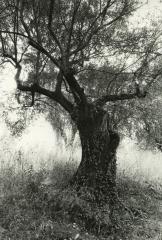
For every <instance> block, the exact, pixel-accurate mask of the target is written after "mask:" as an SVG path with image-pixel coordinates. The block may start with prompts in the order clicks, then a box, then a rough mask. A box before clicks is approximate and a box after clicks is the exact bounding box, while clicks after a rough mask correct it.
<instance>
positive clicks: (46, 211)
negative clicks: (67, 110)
mask: <svg viewBox="0 0 162 240" xmlns="http://www.w3.org/2000/svg"><path fill="white" fill-rule="evenodd" d="M61 168H62V170H61ZM60 171H62V176H64V179H62V180H61V182H59V181H60V179H59V178H56V179H55V175H57V174H58V175H59V174H60ZM67 172H68V173H69V169H68V168H67V167H65V166H61V165H60V166H58V167H57V168H54V172H53V173H49V172H48V171H46V170H41V171H40V172H35V171H34V170H33V168H32V167H29V168H28V169H26V171H24V172H21V171H20V172H19V173H18V174H16V173H15V172H14V169H13V168H11V169H9V168H6V170H5V171H3V172H2V173H1V195H0V213H1V215H0V226H1V227H2V228H3V229H4V231H3V233H2V234H1V233H0V234H1V235H0V236H1V239H8V238H10V239H11V240H16V239H21V240H22V239H72V240H74V239H84V240H86V239H87V240H94V239H103V240H104V239H110V240H111V239H150V238H153V237H156V236H157V235H158V234H160V229H159V227H158V225H157V222H156V221H157V217H158V219H159V221H160V219H161V218H160V217H161V215H160V213H158V212H157V211H158V207H159V202H160V203H161V192H159V193H158V192H157V189H156V186H155V185H152V184H151V183H145V185H144V183H143V184H141V183H140V182H138V181H134V180H131V179H130V178H128V177H127V176H125V175H120V176H118V179H117V180H118V192H119V196H120V199H121V201H122V202H123V203H124V205H125V206H126V207H127V208H129V209H130V210H131V211H132V213H133V218H132V217H131V216H130V214H129V212H128V211H127V210H125V209H120V211H118V212H117V215H116V221H117V225H116V226H113V225H112V224H111V220H110V218H109V206H108V205H107V204H106V205H103V206H100V207H99V206H98V205H96V203H95V202H94V196H93V194H92V192H91V193H90V192H89V191H87V190H86V189H82V190H80V192H79V193H78V192H76V191H75V190H74V189H71V188H69V187H66V188H65V186H66V184H67V175H68V174H67ZM63 173H64V174H63ZM49 175H50V176H51V177H52V176H53V177H52V178H51V179H52V181H51V183H50V184H45V182H44V180H45V179H46V177H47V176H49ZM56 180H57V183H56ZM3 184H5V185H4V187H3Z"/></svg>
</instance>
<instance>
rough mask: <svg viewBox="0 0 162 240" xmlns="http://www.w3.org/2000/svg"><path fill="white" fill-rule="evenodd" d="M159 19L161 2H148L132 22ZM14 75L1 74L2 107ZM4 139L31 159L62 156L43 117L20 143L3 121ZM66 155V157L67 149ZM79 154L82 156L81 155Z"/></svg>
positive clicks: (11, 90)
mask: <svg viewBox="0 0 162 240" xmlns="http://www.w3.org/2000/svg"><path fill="white" fill-rule="evenodd" d="M144 2H146V1H144ZM158 18H159V19H160V18H161V19H162V3H160V0H148V4H144V5H143V7H141V8H140V9H139V10H138V11H137V12H136V13H135V14H134V16H132V17H131V21H132V23H133V25H134V26H144V25H145V24H149V21H150V19H158ZM14 73H15V70H14V69H13V68H12V67H6V68H5V69H4V70H3V71H1V72H0V96H1V97H0V106H1V104H2V103H5V102H6V99H7V97H8V95H9V94H11V93H14V92H15V90H16V84H15V81H14ZM3 139H5V141H8V144H9V142H10V147H11V148H12V147H14V148H15V149H17V148H21V149H23V151H24V152H25V153H26V154H27V155H30V157H31V158H32V157H33V158H35V160H36V158H37V157H38V155H37V152H40V151H41V153H42V154H41V157H42V158H45V156H46V155H47V154H50V155H51V156H54V155H55V156H56V155H58V154H61V152H59V149H58V148H57V144H56V135H55V133H54V132H53V130H52V128H51V126H50V124H49V123H47V122H46V121H45V119H44V118H43V117H42V116H41V117H40V119H39V121H34V122H33V125H32V126H30V127H29V128H28V129H27V130H26V132H25V134H24V135H23V137H22V138H21V140H20V139H19V140H18V141H17V140H15V139H14V138H11V137H10V133H9V131H8V130H7V128H6V126H5V124H4V122H3V121H1V122H0V140H1V141H3ZM6 139H8V140H6ZM4 144H5V142H4ZM31 149H36V150H37V151H35V150H33V152H32V151H30V150H31ZM34 151H35V152H34ZM64 153H65V155H66V150H65V148H64ZM32 154H33V155H32ZM77 154H78V156H80V153H77Z"/></svg>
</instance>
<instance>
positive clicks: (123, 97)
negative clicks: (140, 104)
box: [94, 86, 147, 106]
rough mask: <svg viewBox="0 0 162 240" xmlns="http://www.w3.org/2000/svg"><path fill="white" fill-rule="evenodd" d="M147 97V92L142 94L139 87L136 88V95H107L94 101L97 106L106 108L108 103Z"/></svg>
mask: <svg viewBox="0 0 162 240" xmlns="http://www.w3.org/2000/svg"><path fill="white" fill-rule="evenodd" d="M146 95H147V92H146V91H143V92H141V91H140V89H139V86H138V87H137V86H136V91H135V92H134V93H121V94H119V95H105V96H102V97H101V98H98V99H97V100H96V101H94V104H95V105H98V106H104V105H105V104H106V103H107V102H116V101H123V100H130V99H135V98H145V97H146Z"/></svg>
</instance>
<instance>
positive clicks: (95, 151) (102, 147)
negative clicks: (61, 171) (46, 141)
mask: <svg viewBox="0 0 162 240" xmlns="http://www.w3.org/2000/svg"><path fill="white" fill-rule="evenodd" d="M77 126H78V130H79V134H80V139H81V147H82V159H81V162H80V165H79V167H78V170H77V172H76V174H75V176H74V178H73V183H75V184H77V186H79V187H81V186H86V187H89V188H92V189H93V190H95V192H96V193H97V194H98V196H99V195H103V194H104V195H108V196H109V197H110V198H109V199H110V200H112V201H113V200H114V198H115V197H116V156H115V155H116V149H117V146H118V144H119V135H118V134H117V133H116V132H113V131H112V130H110V126H109V119H108V114H107V113H106V111H104V110H103V109H97V110H96V108H93V107H90V108H88V111H80V114H79V118H78V122H77Z"/></svg>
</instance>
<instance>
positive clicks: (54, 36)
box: [48, 0, 63, 56]
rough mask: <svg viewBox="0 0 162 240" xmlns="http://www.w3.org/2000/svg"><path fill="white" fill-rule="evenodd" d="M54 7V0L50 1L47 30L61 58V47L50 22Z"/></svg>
mask: <svg viewBox="0 0 162 240" xmlns="http://www.w3.org/2000/svg"><path fill="white" fill-rule="evenodd" d="M54 5H55V0H51V1H50V7H49V17H48V29H49V32H50V34H51V36H52V38H53V39H54V41H55V43H56V44H57V46H58V47H59V49H60V52H61V55H62V56H63V49H62V46H61V44H60V42H59V40H58V38H57V36H56V34H55V33H54V31H53V30H52V20H53V10H54Z"/></svg>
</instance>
